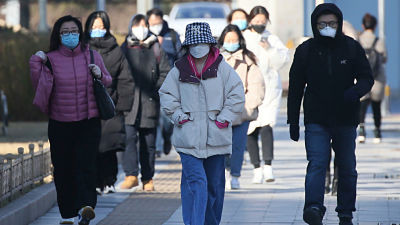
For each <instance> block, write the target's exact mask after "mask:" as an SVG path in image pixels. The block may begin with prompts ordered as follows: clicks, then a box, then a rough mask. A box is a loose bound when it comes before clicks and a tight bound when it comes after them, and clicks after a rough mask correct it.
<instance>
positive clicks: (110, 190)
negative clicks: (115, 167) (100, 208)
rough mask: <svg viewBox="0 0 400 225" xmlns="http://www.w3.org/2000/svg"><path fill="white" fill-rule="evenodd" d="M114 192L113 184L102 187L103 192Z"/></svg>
mask: <svg viewBox="0 0 400 225" xmlns="http://www.w3.org/2000/svg"><path fill="white" fill-rule="evenodd" d="M115 192H116V191H115V187H114V185H113V186H106V187H105V188H104V191H103V193H104V194H111V193H115Z"/></svg>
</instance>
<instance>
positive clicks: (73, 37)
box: [61, 33, 79, 50]
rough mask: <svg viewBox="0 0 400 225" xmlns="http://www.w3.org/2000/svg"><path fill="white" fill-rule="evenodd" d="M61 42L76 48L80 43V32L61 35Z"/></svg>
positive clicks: (68, 46) (70, 47)
mask: <svg viewBox="0 0 400 225" xmlns="http://www.w3.org/2000/svg"><path fill="white" fill-rule="evenodd" d="M61 43H62V44H63V45H64V46H65V47H67V48H69V49H71V50H72V49H74V48H76V46H78V44H79V34H71V33H69V34H64V35H61Z"/></svg>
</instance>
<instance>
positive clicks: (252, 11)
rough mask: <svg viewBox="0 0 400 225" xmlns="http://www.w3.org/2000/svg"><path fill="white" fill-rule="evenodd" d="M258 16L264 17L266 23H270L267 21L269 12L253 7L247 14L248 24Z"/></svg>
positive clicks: (261, 7) (259, 7)
mask: <svg viewBox="0 0 400 225" xmlns="http://www.w3.org/2000/svg"><path fill="white" fill-rule="evenodd" d="M258 14H262V15H264V16H265V18H267V22H268V21H270V20H269V12H268V10H267V9H266V8H265V7H263V6H260V5H259V6H255V7H254V8H253V9H252V10H251V11H250V14H249V23H250V21H251V20H252V19H254V17H256V16H257V15H258Z"/></svg>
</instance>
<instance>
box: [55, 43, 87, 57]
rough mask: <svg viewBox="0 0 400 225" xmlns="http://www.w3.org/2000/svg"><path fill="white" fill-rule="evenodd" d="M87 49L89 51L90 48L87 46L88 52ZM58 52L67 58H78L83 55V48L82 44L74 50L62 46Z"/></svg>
mask: <svg viewBox="0 0 400 225" xmlns="http://www.w3.org/2000/svg"><path fill="white" fill-rule="evenodd" d="M87 49H88V46H86V49H85V50H87ZM58 51H60V52H61V54H63V55H65V56H68V57H72V56H77V55H79V54H81V53H82V48H81V44H80V43H79V44H78V46H76V48H74V49H73V50H71V49H69V48H67V47H65V46H64V45H60V47H59V48H58Z"/></svg>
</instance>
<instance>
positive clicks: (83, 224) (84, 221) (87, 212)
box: [78, 206, 96, 225]
mask: <svg viewBox="0 0 400 225" xmlns="http://www.w3.org/2000/svg"><path fill="white" fill-rule="evenodd" d="M95 216H96V214H95V212H94V210H93V208H92V207H90V206H85V207H83V208H82V209H81V210H79V213H78V224H79V225H89V223H90V221H91V220H92V219H94V217H95Z"/></svg>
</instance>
